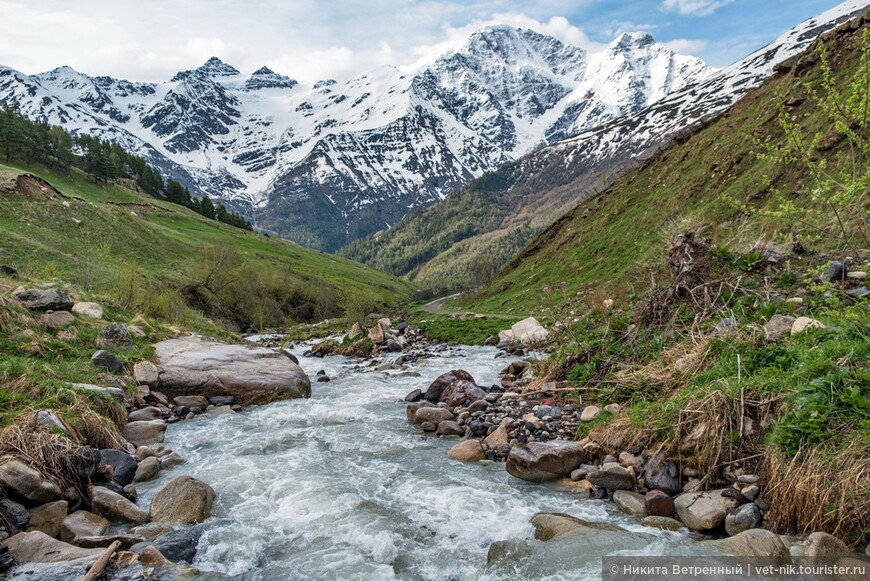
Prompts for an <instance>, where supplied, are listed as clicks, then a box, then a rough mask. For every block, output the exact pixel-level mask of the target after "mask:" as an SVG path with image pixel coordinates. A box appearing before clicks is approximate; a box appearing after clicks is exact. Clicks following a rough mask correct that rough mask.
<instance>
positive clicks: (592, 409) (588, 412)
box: [580, 405, 601, 422]
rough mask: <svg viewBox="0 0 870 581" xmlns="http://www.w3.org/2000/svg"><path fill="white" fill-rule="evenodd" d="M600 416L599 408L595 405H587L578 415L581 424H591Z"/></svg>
mask: <svg viewBox="0 0 870 581" xmlns="http://www.w3.org/2000/svg"><path fill="white" fill-rule="evenodd" d="M600 414H601V408H599V407H598V406H597V405H589V406H586V407H585V408H583V412H582V413H581V414H580V421H581V422H591V421H592V420H594V419H595V418H597V417H598V416H599V415H600Z"/></svg>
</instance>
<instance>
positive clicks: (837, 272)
mask: <svg viewBox="0 0 870 581" xmlns="http://www.w3.org/2000/svg"><path fill="white" fill-rule="evenodd" d="M847 273H848V269H847V268H846V265H845V264H844V263H843V262H841V261H839V260H833V261H831V263H830V264H829V265H828V266H827V268H825V272H824V274H823V275H822V280H824V281H825V282H842V281H843V279H844V278H846V275H847Z"/></svg>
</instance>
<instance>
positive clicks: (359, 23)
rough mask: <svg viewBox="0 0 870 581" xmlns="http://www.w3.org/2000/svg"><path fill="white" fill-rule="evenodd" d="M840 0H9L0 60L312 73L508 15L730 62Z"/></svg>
mask: <svg viewBox="0 0 870 581" xmlns="http://www.w3.org/2000/svg"><path fill="white" fill-rule="evenodd" d="M836 4H838V2H837V1H836V0H620V1H614V0H525V1H523V0H486V1H481V0H434V1H418V0H331V1H324V0H0V64H2V65H5V66H9V67H12V68H15V69H17V70H19V71H22V72H24V73H28V74H33V73H37V72H42V71H46V70H50V69H52V68H55V67H57V66H60V65H70V66H72V67H73V68H75V69H77V70H79V71H81V72H84V73H87V74H89V75H111V76H114V77H121V78H127V79H130V80H137V81H163V80H167V79H169V78H170V77H171V76H172V75H173V74H174V73H175V72H176V71H179V70H184V69H189V68H195V67H197V66H199V65H200V64H202V63H203V62H204V61H205V60H206V59H208V57H210V56H212V55H216V56H218V57H220V58H221V59H223V60H224V61H226V62H229V63H230V64H232V65H234V66H235V67H236V68H238V69H239V70H241V71H242V72H244V73H250V72H253V71H254V70H255V69H257V68H259V67H261V66H262V65H264V64H265V65H267V66H269V67H270V68H272V69H274V70H276V71H278V72H280V73H283V74H286V75H289V76H291V77H293V78H295V79H298V80H300V81H302V82H313V81H316V80H319V79H324V78H335V79H345V78H348V77H351V76H353V75H356V74H359V73H362V72H364V71H366V70H369V69H372V68H375V67H377V66H380V65H384V64H391V65H396V66H400V67H408V68H410V67H413V66H415V65H419V64H420V63H423V62H426V61H427V60H431V59H432V58H434V57H435V56H437V55H438V54H440V53H442V52H444V51H445V50H448V49H450V48H455V47H458V46H459V45H461V44H462V41H463V40H464V39H465V38H466V37H467V36H468V35H469V34H470V33H471V32H472V31H474V30H475V29H477V28H479V27H481V26H484V25H486V24H494V23H504V24H512V25H517V26H521V27H525V28H532V29H535V30H538V31H540V32H543V33H547V34H551V35H553V36H556V37H558V38H559V39H561V40H562V41H565V42H570V43H572V44H576V45H580V46H583V47H585V48H588V49H591V50H595V49H597V48H600V47H601V46H602V45H603V44H606V43H607V42H609V41H610V40H612V39H613V38H614V37H615V36H616V35H618V34H619V33H621V32H625V31H636V30H644V31H647V32H649V33H650V34H652V35H653V36H654V37H655V38H656V40H658V41H660V42H664V43H666V44H668V45H669V46H671V48H673V49H674V50H676V51H677V52H679V53H682V54H692V55H695V56H699V57H701V58H703V59H704V60H706V61H707V62H708V63H710V64H712V65H715V66H723V65H727V64H729V63H731V62H733V61H735V60H738V59H739V58H741V57H743V56H745V55H747V54H748V53H750V52H752V51H753V50H755V49H756V48H759V47H760V46H762V45H764V44H766V43H767V42H769V41H770V40H773V39H774V38H775V37H776V36H777V35H779V34H780V33H781V32H783V31H785V30H787V29H789V28H791V27H792V26H794V25H795V24H797V23H798V22H800V21H802V20H804V19H806V18H808V17H811V16H814V15H815V14H818V13H819V12H822V11H824V10H827V9H828V8H831V7H833V6H835V5H836Z"/></svg>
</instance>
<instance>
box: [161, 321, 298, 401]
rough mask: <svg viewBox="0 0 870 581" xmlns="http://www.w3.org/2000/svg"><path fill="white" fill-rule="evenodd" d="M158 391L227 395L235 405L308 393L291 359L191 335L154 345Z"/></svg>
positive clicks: (278, 354)
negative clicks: (158, 377)
mask: <svg viewBox="0 0 870 581" xmlns="http://www.w3.org/2000/svg"><path fill="white" fill-rule="evenodd" d="M154 348H155V351H156V353H157V358H158V362H157V368H158V370H159V375H160V390H161V391H162V392H163V393H165V394H166V395H169V396H174V395H202V396H205V397H212V396H215V395H231V396H233V397H235V401H236V403H237V404H239V405H251V404H256V405H259V404H266V403H271V402H273V401H279V400H283V399H291V398H297V397H310V396H311V381H310V380H309V379H308V376H307V375H305V372H304V371H302V369H300V367H299V366H298V365H296V364H295V363H293V362H292V361H291V360H290V359H288V358H287V357H285V356H284V355H282V354H281V353H277V352H275V351H272V350H271V349H267V348H265V347H256V346H254V345H250V344H248V345H228V344H226V343H220V342H216V341H215V340H209V339H208V338H204V337H200V336H195V335H190V336H185V337H179V338H178V339H169V340H167V341H161V342H160V343H157V344H156V345H155V346H154Z"/></svg>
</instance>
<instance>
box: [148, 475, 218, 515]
mask: <svg viewBox="0 0 870 581" xmlns="http://www.w3.org/2000/svg"><path fill="white" fill-rule="evenodd" d="M215 497H216V494H215V491H214V489H213V488H212V487H211V486H209V485H208V484H206V483H205V482H202V481H200V480H197V479H195V478H192V477H190V476H186V475H183V476H176V477H175V478H173V479H172V480H170V481H169V483H168V484H167V485H166V486H164V487H163V488H162V489H161V490H160V492H158V493H157V494H156V495H155V496H154V498H153V499H152V500H151V516H152V518H153V520H154V522H159V523H175V522H178V523H185V524H193V523H200V522H202V521H204V520H205V519H207V518H208V517H209V516H211V508H212V504H213V503H214V500H215Z"/></svg>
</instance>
